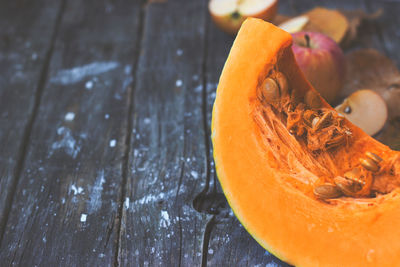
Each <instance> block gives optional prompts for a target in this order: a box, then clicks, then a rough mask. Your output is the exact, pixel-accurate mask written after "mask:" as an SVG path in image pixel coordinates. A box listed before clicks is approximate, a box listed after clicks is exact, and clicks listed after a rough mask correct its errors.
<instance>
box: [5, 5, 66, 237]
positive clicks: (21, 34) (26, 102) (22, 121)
mask: <svg viewBox="0 0 400 267" xmlns="http://www.w3.org/2000/svg"><path fill="white" fill-rule="evenodd" d="M61 3H62V2H61V1H57V0H54V1H51V0H50V1H49V0H39V1H1V2H0V25H1V27H0V73H1V75H0V124H1V127H0V177H1V179H0V233H1V234H2V233H3V232H2V231H3V229H4V224H5V220H6V217H7V214H8V211H9V206H10V205H11V201H12V196H13V192H14V191H15V186H16V181H17V179H16V178H17V176H18V174H19V169H20V165H21V162H22V158H23V157H24V152H25V150H24V148H25V146H26V143H27V142H26V141H27V138H26V136H27V133H28V132H29V131H30V126H31V122H32V116H33V113H35V106H36V104H37V100H38V98H37V96H40V91H41V89H42V76H41V75H42V73H44V72H45V71H46V68H47V61H48V53H49V51H50V50H51V48H52V39H53V36H54V34H55V31H56V28H57V23H56V21H57V17H58V14H59V13H60V10H61ZM1 234H0V236H1ZM0 238H1V237H0Z"/></svg>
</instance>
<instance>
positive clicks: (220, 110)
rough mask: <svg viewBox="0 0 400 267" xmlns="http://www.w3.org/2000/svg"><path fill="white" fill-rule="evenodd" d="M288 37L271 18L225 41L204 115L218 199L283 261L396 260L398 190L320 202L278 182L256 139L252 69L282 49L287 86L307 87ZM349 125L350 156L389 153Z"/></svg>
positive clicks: (263, 67)
mask: <svg viewBox="0 0 400 267" xmlns="http://www.w3.org/2000/svg"><path fill="white" fill-rule="evenodd" d="M291 43H292V38H291V36H290V34H288V33H286V32H284V31H283V30H281V29H279V28H277V27H275V26H274V25H272V24H270V23H267V22H264V21H262V20H258V19H247V20H246V21H245V22H244V23H243V25H242V27H241V29H240V31H239V33H238V36H237V37H236V40H235V42H234V44H233V46H232V49H231V51H230V54H229V57H228V59H227V61H226V63H225V66H224V69H223V72H222V74H221V77H220V81H219V85H218V89H217V95H216V100H215V103H214V108H213V117H212V142H213V148H214V160H215V164H216V167H217V174H218V178H219V181H220V183H221V185H222V188H223V190H224V193H225V195H226V198H227V200H228V202H229V204H230V206H231V207H232V209H233V211H234V213H235V215H236V216H237V218H238V219H239V220H240V221H241V223H242V224H243V226H244V227H245V228H246V229H247V231H248V232H249V233H250V234H251V235H252V236H253V237H254V238H255V239H256V240H257V242H258V243H259V244H261V245H262V246H263V247H264V248H265V249H267V250H268V251H270V252H271V253H273V254H274V255H276V256H277V257H279V258H281V259H282V260H285V261H287V262H288V263H290V264H294V265H296V266H395V265H396V264H398V263H399V262H400V242H399V240H400V227H398V225H400V194H399V190H398V189H394V190H393V191H391V192H390V193H389V194H386V195H383V196H380V197H378V198H373V199H344V200H342V201H338V202H337V203H336V204H334V205H331V204H328V203H324V202H322V201H320V200H317V199H315V198H312V197H310V196H309V195H307V194H305V193H304V192H303V191H302V190H299V189H298V188H295V187H293V186H291V185H289V184H288V183H286V182H285V180H284V179H282V178H284V177H283V176H284V175H285V174H284V173H281V172H279V171H277V169H276V166H274V160H272V158H273V155H271V152H270V151H269V150H268V148H267V149H266V147H263V146H262V145H260V144H261V143H262V142H263V141H262V139H263V136H262V134H261V133H260V129H259V126H258V125H257V124H256V122H255V120H254V119H253V117H252V113H253V111H254V104H253V102H254V101H253V100H254V99H255V98H256V88H257V85H258V83H259V79H260V75H262V74H265V75H266V74H267V72H268V70H269V69H270V68H272V66H275V65H277V64H278V61H279V60H282V55H285V56H284V60H285V62H283V63H284V64H283V65H284V66H285V70H286V72H287V73H288V74H290V75H288V76H287V77H288V79H289V80H290V81H291V82H292V84H295V88H294V89H293V90H300V91H301V90H314V89H313V88H311V85H310V84H309V83H308V82H307V81H306V80H305V78H304V76H303V74H302V73H301V72H300V70H299V68H298V66H297V65H296V63H295V60H294V56H293V54H292V52H291V47H290V46H291ZM321 101H322V102H323V104H324V105H325V106H327V104H326V102H325V101H323V100H321ZM350 125H351V124H350ZM351 127H352V128H351V129H352V131H353V138H354V140H356V141H355V142H354V144H353V146H354V151H355V152H354V153H355V154H354V156H358V155H361V153H364V152H363V151H361V150H362V148H363V147H368V148H373V149H374V151H377V150H378V151H384V153H388V154H390V155H391V153H397V152H393V151H390V150H389V149H388V148H387V147H386V146H384V145H382V144H380V143H378V142H377V141H375V140H373V139H372V138H370V137H369V136H367V135H366V134H365V133H363V132H362V131H361V130H360V129H359V128H357V127H355V126H351ZM359 150H360V152H358V151H359ZM382 153H383V152H382Z"/></svg>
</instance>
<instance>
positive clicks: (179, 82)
mask: <svg viewBox="0 0 400 267" xmlns="http://www.w3.org/2000/svg"><path fill="white" fill-rule="evenodd" d="M182 84H183V82H182V80H176V82H175V85H176V86H177V87H181V86H182Z"/></svg>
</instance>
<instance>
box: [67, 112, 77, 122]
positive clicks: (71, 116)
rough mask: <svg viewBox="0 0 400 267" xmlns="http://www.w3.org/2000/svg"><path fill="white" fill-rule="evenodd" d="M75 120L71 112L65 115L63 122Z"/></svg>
mask: <svg viewBox="0 0 400 267" xmlns="http://www.w3.org/2000/svg"><path fill="white" fill-rule="evenodd" d="M74 119H75V113H73V112H68V113H67V114H65V120H66V121H73V120H74Z"/></svg>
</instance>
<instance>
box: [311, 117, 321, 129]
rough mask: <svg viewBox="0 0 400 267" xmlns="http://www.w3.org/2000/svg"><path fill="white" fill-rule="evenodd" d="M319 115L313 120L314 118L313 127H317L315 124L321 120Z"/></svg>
mask: <svg viewBox="0 0 400 267" xmlns="http://www.w3.org/2000/svg"><path fill="white" fill-rule="evenodd" d="M319 120H320V119H319V117H315V118H314V119H313V120H312V122H311V127H313V128H314V127H315V125H317V123H318V122H319Z"/></svg>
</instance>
